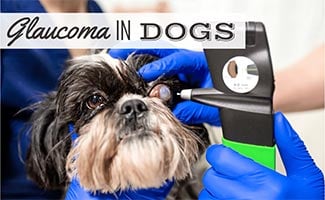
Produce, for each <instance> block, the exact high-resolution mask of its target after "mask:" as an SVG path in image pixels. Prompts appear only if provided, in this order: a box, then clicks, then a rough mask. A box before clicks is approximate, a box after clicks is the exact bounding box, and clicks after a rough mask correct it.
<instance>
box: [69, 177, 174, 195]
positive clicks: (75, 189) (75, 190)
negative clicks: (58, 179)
mask: <svg viewBox="0 0 325 200" xmlns="http://www.w3.org/2000/svg"><path fill="white" fill-rule="evenodd" d="M172 186H173V182H170V181H169V182H167V183H166V184H165V185H163V186H162V187H160V188H149V189H141V190H128V191H118V192H116V193H115V194H104V193H100V192H97V193H91V192H88V191H86V190H84V189H83V188H82V187H81V186H80V184H79V182H78V180H76V179H73V180H72V182H71V183H70V185H69V188H68V190H67V192H66V195H65V199H66V200H75V199H82V200H101V199H103V200H104V199H105V200H109V199H127V200H131V199H143V200H149V199H150V200H155V199H161V200H162V199H166V197H167V195H168V193H169V192H170V190H171V188H172Z"/></svg>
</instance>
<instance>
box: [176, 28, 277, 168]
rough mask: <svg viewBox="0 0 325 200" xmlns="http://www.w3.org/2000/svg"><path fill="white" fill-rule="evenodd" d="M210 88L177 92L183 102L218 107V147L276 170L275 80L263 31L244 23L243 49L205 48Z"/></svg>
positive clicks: (263, 29)
mask: <svg viewBox="0 0 325 200" xmlns="http://www.w3.org/2000/svg"><path fill="white" fill-rule="evenodd" d="M204 53H205V56H206V58H207V62H208V66H209V70H210V73H211V76H212V80H213V85H214V88H208V89H188V90H182V91H181V93H180V96H181V98H182V99H189V100H192V101H197V102H201V103H204V104H209V105H213V106H217V107H219V108H220V117H221V123H222V130H223V140H222V141H223V144H224V145H226V146H228V147H230V148H232V149H233V150H235V151H237V152H239V153H241V154H242V155H244V156H247V157H250V158H252V159H253V160H255V161H256V162H258V163H260V164H263V165H265V166H267V167H269V168H271V169H275V142H274V138H273V103H272V99H273V91H274V77H273V69H272V62H271V56H270V51H269V45H268V41H267V36H266V31H265V27H264V25H263V24H262V23H261V22H246V48H245V49H204Z"/></svg>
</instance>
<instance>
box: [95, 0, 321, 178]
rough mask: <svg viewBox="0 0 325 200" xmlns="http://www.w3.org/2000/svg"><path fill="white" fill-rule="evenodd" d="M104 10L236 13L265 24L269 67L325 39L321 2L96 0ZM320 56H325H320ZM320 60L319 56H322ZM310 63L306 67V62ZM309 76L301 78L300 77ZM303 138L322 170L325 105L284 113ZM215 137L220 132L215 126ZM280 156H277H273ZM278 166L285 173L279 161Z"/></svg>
mask: <svg viewBox="0 0 325 200" xmlns="http://www.w3.org/2000/svg"><path fill="white" fill-rule="evenodd" d="M97 1H98V3H99V4H100V5H101V6H102V8H103V9H104V10H105V11H106V12H178V13H193V14H199V15H200V14H202V15H204V14H207V13H209V14H216V15H217V16H220V15H222V14H225V15H229V14H231V13H235V14H240V15H241V16H243V17H244V18H245V20H251V21H261V22H263V23H264V25H265V27H266V30H267V36H268V40H269V45H270V50H271V56H272V62H273V68H274V71H275V72H276V71H278V70H281V69H284V68H286V67H288V66H290V65H292V64H293V63H295V62H297V61H298V60H299V59H301V58H303V57H304V56H305V55H306V54H307V53H309V52H310V51H312V50H313V49H314V48H316V47H318V46H319V45H320V44H322V43H324V36H325V31H324V29H325V22H324V19H325V16H324V15H325V5H324V0H313V1H309V0H286V1H283V0H272V1H266V0H264V1H261V0H227V1H221V0H97ZM324 56H325V55H324ZM323 64H324V58H323ZM306 67H309V66H306ZM323 73H324V72H323ZM308 78H310V77H301V81H304V80H307V79H308ZM285 114H286V116H287V118H288V119H289V121H290V122H291V124H292V126H293V127H294V128H295V130H296V131H297V132H298V133H299V135H300V137H301V138H302V139H303V140H304V141H305V144H306V145H307V147H308V150H309V152H310V153H311V155H312V156H313V158H314V160H315V161H316V163H317V165H318V166H319V167H320V168H321V169H322V171H323V172H324V171H325V129H324V124H325V115H324V109H319V110H313V111H307V112H299V113H298V112H297V113H285ZM215 132H216V135H217V136H218V137H220V135H221V130H220V128H216V130H215ZM278 159H279V157H278ZM277 169H278V170H279V171H281V172H283V171H284V169H283V166H282V163H281V162H280V161H278V162H277Z"/></svg>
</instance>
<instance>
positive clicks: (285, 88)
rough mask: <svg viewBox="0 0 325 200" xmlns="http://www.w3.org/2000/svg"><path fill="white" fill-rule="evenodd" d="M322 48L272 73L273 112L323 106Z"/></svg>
mask: <svg viewBox="0 0 325 200" xmlns="http://www.w3.org/2000/svg"><path fill="white" fill-rule="evenodd" d="M324 64H325V63H324V45H322V46H320V47H318V48H316V49H314V50H313V51H312V52H311V53H309V54H308V55H307V56H305V57H304V58H303V59H301V60H299V61H298V62H296V63H295V64H293V65H291V66H289V67H288V68H286V69H284V70H280V71H278V72H276V73H275V93H274V109H275V110H276V111H281V112H296V111H304V110H311V109H317V108H321V107H324Z"/></svg>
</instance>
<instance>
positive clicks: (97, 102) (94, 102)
mask: <svg viewBox="0 0 325 200" xmlns="http://www.w3.org/2000/svg"><path fill="white" fill-rule="evenodd" d="M103 103H104V97H102V96H100V95H97V94H96V95H93V96H91V97H89V99H88V100H87V107H88V108H89V109H95V108H97V107H98V106H101V105H103Z"/></svg>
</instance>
